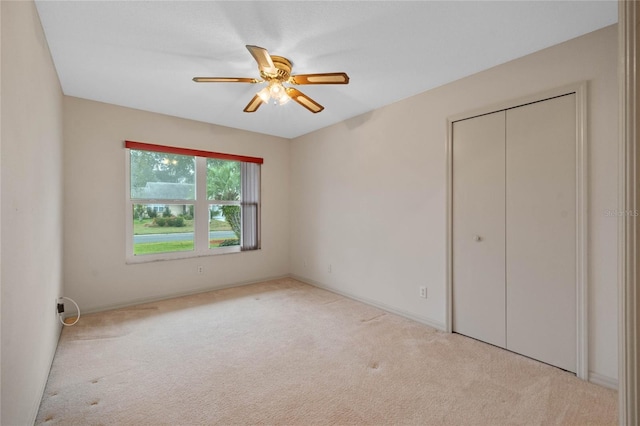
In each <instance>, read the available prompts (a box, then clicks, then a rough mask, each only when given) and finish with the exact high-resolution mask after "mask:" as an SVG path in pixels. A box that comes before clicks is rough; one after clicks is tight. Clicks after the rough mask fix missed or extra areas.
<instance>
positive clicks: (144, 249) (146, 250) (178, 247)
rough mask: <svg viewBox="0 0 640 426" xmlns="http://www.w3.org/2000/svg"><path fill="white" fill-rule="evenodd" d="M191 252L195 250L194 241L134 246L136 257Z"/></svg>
mask: <svg viewBox="0 0 640 426" xmlns="http://www.w3.org/2000/svg"><path fill="white" fill-rule="evenodd" d="M191 250H193V241H170V242H166V243H141V244H134V245H133V254H135V255H140V254H153V253H167V252H171V251H191Z"/></svg>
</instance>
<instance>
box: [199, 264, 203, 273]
mask: <svg viewBox="0 0 640 426" xmlns="http://www.w3.org/2000/svg"><path fill="white" fill-rule="evenodd" d="M203 272H204V266H202V265H198V273H199V274H202V273H203Z"/></svg>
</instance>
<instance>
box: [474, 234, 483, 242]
mask: <svg viewBox="0 0 640 426" xmlns="http://www.w3.org/2000/svg"><path fill="white" fill-rule="evenodd" d="M473 241H475V242H477V243H479V242H480V241H482V237H481V236H480V235H474V236H473Z"/></svg>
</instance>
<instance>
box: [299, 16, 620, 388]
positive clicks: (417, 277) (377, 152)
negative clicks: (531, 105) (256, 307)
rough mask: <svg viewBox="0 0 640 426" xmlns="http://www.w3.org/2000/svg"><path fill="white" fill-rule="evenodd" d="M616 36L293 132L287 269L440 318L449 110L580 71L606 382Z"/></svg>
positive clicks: (598, 336) (593, 333) (593, 283)
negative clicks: (423, 291)
mask: <svg viewBox="0 0 640 426" xmlns="http://www.w3.org/2000/svg"><path fill="white" fill-rule="evenodd" d="M616 35H617V32H616V27H615V26H611V27H607V28H605V29H603V30H600V31H597V32H594V33H591V34H588V35H585V36H583V37H580V38H578V39H575V40H572V41H569V42H566V43H563V44H560V45H557V46H554V47H551V48H549V49H545V50H543V51H540V52H537V53H534V54H532V55H528V56H526V57H523V58H520V59H517V60H515V61H512V62H509V63H506V64H503V65H500V66H498V67H495V68H492V69H490V70H487V71H485V72H481V73H478V74H476V75H473V76H470V77H467V78H464V79H462V80H459V81H456V82H454V83H451V84H448V85H445V86H442V87H440V88H437V89H434V90H431V91H428V92H425V93H423V94H420V95H417V96H414V97H411V98H409V99H406V100H403V101H401V102H398V103H395V104H393V105H390V106H387V107H384V108H381V109H378V110H375V111H373V112H371V113H368V114H365V115H362V116H359V117H355V118H353V119H350V120H347V121H345V122H342V123H339V124H336V125H334V126H331V127H328V128H325V129H322V130H319V131H316V132H314V133H311V134H308V135H305V136H302V137H300V138H297V139H295V140H294V141H293V143H292V147H291V205H292V210H291V247H290V250H291V272H292V274H294V275H296V276H298V277H302V278H304V279H305V280H308V281H309V282H314V283H317V284H320V285H323V286H326V287H329V288H332V289H335V290H338V291H340V292H343V293H346V294H348V295H352V296H355V297H357V298H360V299H363V300H366V301H370V302H373V303H376V304H378V305H381V306H384V307H387V308H389V309H391V310H395V311H397V312H400V313H403V314H405V315H408V316H411V317H413V318H415V319H418V320H420V321H423V322H425V323H428V324H432V325H435V326H436V327H443V326H444V323H445V303H446V285H445V268H446V262H445V255H446V245H445V244H446V240H445V237H446V234H445V230H446V217H445V213H446V211H445V206H446V204H445V201H446V176H445V170H446V155H445V144H446V140H447V127H446V120H447V117H449V116H451V115H455V114H459V113H463V112H465V111H469V110H473V109H476V108H480V107H484V106H488V105H491V104H495V103H498V102H502V101H508V100H511V99H515V98H518V97H521V96H524V95H529V94H534V93H536V92H541V91H544V90H547V89H551V88H555V87H559V86H563V85H566V84H570V83H575V82H578V81H582V80H588V84H589V86H588V97H589V99H588V103H589V107H588V120H589V127H588V129H589V135H588V144H589V145H588V146H589V160H588V161H589V163H588V167H589V169H590V177H589V186H590V194H589V212H588V213H589V234H590V236H589V238H590V241H589V253H590V267H589V316H590V318H589V328H590V334H589V338H590V344H589V368H590V371H591V374H592V378H593V379H595V380H596V381H599V382H604V383H608V384H609V385H614V384H615V380H616V377H617V358H616V357H617V290H616V274H617V272H616V270H617V269H616V268H617V258H616V247H617V237H616V230H617V223H616V219H615V218H612V217H606V216H605V214H604V211H605V210H607V209H608V210H615V209H616V206H617V195H616V194H617V171H616V170H617V77H616V72H617V71H616V65H617V56H616V55H617V39H616ZM329 265H331V272H329ZM421 285H426V286H427V287H428V298H427V299H426V300H425V299H421V298H419V297H418V287H419V286H421Z"/></svg>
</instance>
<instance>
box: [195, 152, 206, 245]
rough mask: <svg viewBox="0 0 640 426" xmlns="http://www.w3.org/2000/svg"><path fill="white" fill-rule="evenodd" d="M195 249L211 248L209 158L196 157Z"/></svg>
mask: <svg viewBox="0 0 640 426" xmlns="http://www.w3.org/2000/svg"><path fill="white" fill-rule="evenodd" d="M195 213H196V214H195V229H194V233H195V235H194V238H195V251H196V253H200V254H204V253H206V252H207V251H208V250H209V205H208V203H207V159H206V158H204V157H196V201H195Z"/></svg>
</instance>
